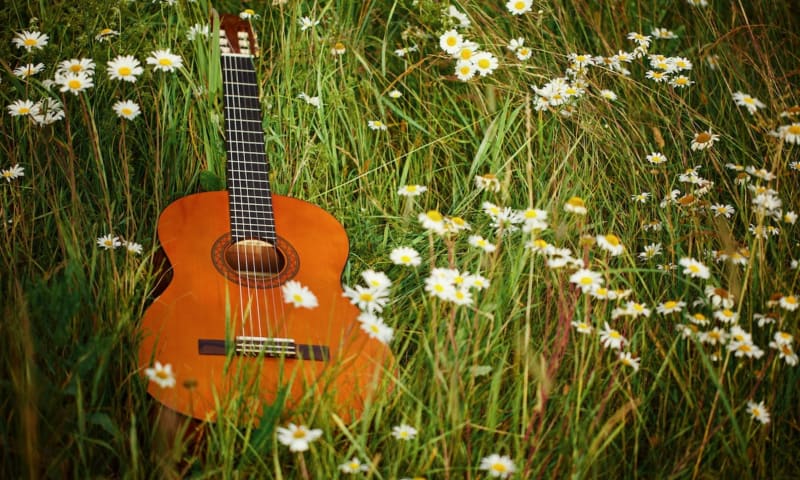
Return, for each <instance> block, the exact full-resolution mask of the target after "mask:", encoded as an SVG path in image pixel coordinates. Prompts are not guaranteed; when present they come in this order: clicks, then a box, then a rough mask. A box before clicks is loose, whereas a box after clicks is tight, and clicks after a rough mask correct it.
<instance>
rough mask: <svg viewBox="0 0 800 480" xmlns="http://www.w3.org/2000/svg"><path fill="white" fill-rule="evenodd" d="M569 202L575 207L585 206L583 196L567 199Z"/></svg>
mask: <svg viewBox="0 0 800 480" xmlns="http://www.w3.org/2000/svg"><path fill="white" fill-rule="evenodd" d="M567 204H569V205H571V206H573V207H583V206H584V203H583V199H582V198H581V197H572V198H570V199H569V200H567Z"/></svg>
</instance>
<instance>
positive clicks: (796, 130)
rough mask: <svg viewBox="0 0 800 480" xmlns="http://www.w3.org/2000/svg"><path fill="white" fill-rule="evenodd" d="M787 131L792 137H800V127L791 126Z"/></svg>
mask: <svg viewBox="0 0 800 480" xmlns="http://www.w3.org/2000/svg"><path fill="white" fill-rule="evenodd" d="M787 130H788V131H789V133H791V134H792V135H800V125H791V126H789V128H788V129H787Z"/></svg>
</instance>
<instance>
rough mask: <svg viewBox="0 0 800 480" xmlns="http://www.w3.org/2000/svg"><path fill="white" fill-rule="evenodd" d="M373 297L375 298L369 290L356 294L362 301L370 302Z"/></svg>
mask: <svg viewBox="0 0 800 480" xmlns="http://www.w3.org/2000/svg"><path fill="white" fill-rule="evenodd" d="M373 298H375V297H373V296H372V294H371V293H369V292H362V293H361V294H360V295H359V296H358V299H359V300H361V301H363V302H371V301H372V299H373Z"/></svg>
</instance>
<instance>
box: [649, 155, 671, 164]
mask: <svg viewBox="0 0 800 480" xmlns="http://www.w3.org/2000/svg"><path fill="white" fill-rule="evenodd" d="M645 158H647V161H648V162H650V163H652V164H653V165H659V164H662V163H664V162H666V161H667V157H665V156H664V154H663V153H661V152H652V153H651V154H650V155H648V156H647V157H645Z"/></svg>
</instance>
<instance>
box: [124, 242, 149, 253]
mask: <svg viewBox="0 0 800 480" xmlns="http://www.w3.org/2000/svg"><path fill="white" fill-rule="evenodd" d="M122 244H123V245H124V246H125V250H127V251H128V253H132V254H133V255H141V254H142V251H143V250H144V249H143V248H142V244H141V243H136V242H128V241H125V242H122Z"/></svg>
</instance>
